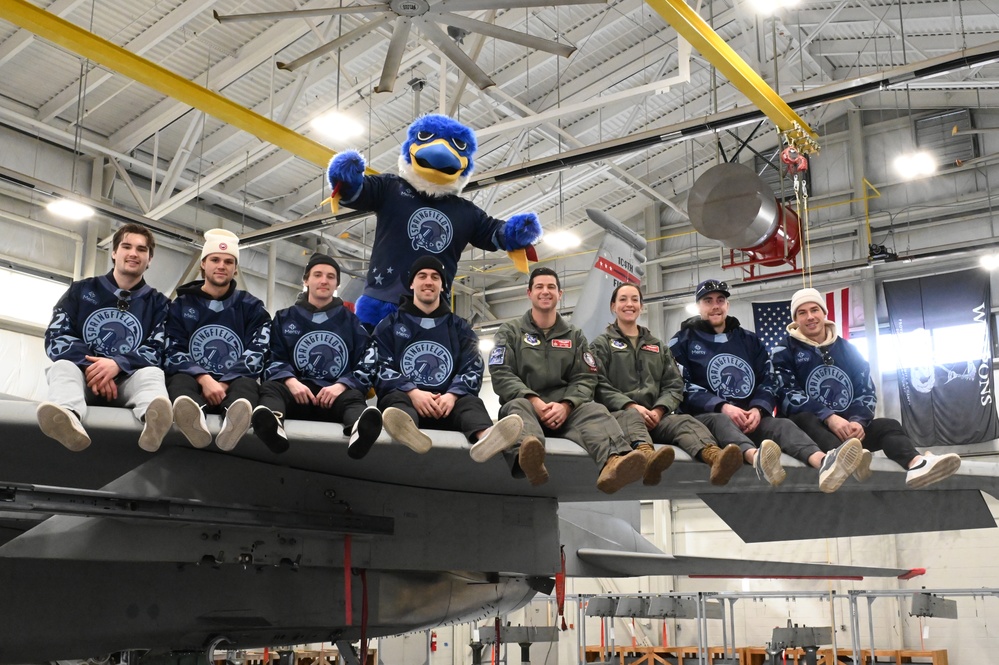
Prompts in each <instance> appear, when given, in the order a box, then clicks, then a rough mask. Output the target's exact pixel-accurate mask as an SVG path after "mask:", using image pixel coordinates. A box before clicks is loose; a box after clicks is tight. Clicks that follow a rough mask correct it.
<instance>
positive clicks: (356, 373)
mask: <svg viewBox="0 0 999 665" xmlns="http://www.w3.org/2000/svg"><path fill="white" fill-rule="evenodd" d="M368 343H369V339H368V333H367V332H365V330H364V328H362V327H361V322H360V321H358V319H357V317H356V316H354V313H353V312H351V311H350V310H349V309H347V308H346V307H344V306H343V301H342V300H340V299H339V298H334V299H333V302H331V303H330V304H329V305H328V306H326V307H323V308H316V307H314V306H313V305H311V304H309V301H308V297H307V296H306V294H304V293H303V294H302V295H301V296H299V301H298V302H297V303H295V304H294V305H292V306H291V307H289V308H287V309H282V310H281V311H279V312H278V313H277V314H275V315H274V323H273V324H272V325H271V356H270V360H268V362H267V367H266V368H265V369H264V379H266V380H267V381H284V380H285V379H290V378H292V377H294V378H297V379H302V380H308V381H310V382H312V383H314V384H316V385H317V386H320V387H323V388H325V387H326V386H331V385H333V384H334V383H342V384H344V385H345V386H347V387H348V388H353V389H355V390H360V391H361V392H366V391H367V390H368V387H369V385H370V383H371V382H370V380H369V378H368V375H367V374H366V373H365V372H364V371H363V370H362V367H361V362H362V361H363V360H364V353H365V351H366V350H367V347H368Z"/></svg>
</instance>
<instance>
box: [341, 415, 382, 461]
mask: <svg viewBox="0 0 999 665" xmlns="http://www.w3.org/2000/svg"><path fill="white" fill-rule="evenodd" d="M381 433H382V412H381V411H379V410H378V409H377V408H375V407H373V406H369V407H368V408H366V409H364V411H361V415H360V416H358V417H357V420H355V421H354V426H353V427H352V428H351V430H350V440H349V441H348V442H347V456H348V457H350V458H351V459H361V458H362V457H364V456H365V455H367V454H368V451H369V450H371V446H373V445H375V439H377V438H378V435H379V434H381Z"/></svg>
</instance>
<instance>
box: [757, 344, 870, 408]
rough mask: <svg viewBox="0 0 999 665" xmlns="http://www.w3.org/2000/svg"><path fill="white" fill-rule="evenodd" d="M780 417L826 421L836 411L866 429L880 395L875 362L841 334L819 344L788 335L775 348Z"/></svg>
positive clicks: (774, 356)
mask: <svg viewBox="0 0 999 665" xmlns="http://www.w3.org/2000/svg"><path fill="white" fill-rule="evenodd" d="M773 363H774V369H775V370H776V372H777V380H778V395H779V397H780V401H779V402H778V409H779V410H780V413H781V415H792V414H795V413H801V412H803V411H804V412H811V413H814V414H815V415H816V416H818V418H819V419H820V420H825V419H826V418H828V417H829V416H831V415H833V414H834V413H836V414H839V415H840V416H842V417H844V418H846V419H847V420H851V421H853V422H858V423H860V424H861V425H863V426H864V427H867V426H868V425H869V424H870V423H871V420H873V419H874V410H875V409H876V408H877V405H878V398H877V395H876V394H875V392H874V382H873V381H872V380H871V366H870V365H869V364H868V363H867V361H866V360H864V358H863V356H861V355H860V351H858V350H857V349H856V347H854V346H853V345H852V344H850V343H849V342H847V341H846V340H845V339H843V338H842V337H837V338H836V341H834V342H833V343H832V344H827V345H825V346H821V347H819V346H815V345H813V344H807V343H805V342H802V341H801V340H798V339H795V338H794V337H792V336H790V335H788V336H787V337H785V338H784V339H783V340H782V341H781V342H780V344H779V345H778V346H776V347H774V352H773Z"/></svg>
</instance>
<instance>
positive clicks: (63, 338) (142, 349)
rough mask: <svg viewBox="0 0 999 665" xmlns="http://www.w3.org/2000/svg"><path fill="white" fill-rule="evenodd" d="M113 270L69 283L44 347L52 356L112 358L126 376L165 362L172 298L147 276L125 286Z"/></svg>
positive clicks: (82, 361)
mask: <svg viewBox="0 0 999 665" xmlns="http://www.w3.org/2000/svg"><path fill="white" fill-rule="evenodd" d="M112 272H113V271H112ZM112 272H109V273H108V274H107V275H101V276H99V277H90V278H88V279H81V280H80V281H77V282H73V283H72V284H71V285H70V287H69V290H67V291H66V293H65V294H63V296H62V298H60V299H59V302H58V303H56V306H55V309H54V310H53V312H52V323H50V324H49V327H48V328H47V329H46V330H45V353H46V354H47V355H48V357H49V358H50V359H52V360H53V361H55V360H68V361H70V362H72V363H75V364H77V365H79V366H80V367H88V366H89V365H90V364H91V363H90V361H89V360H87V359H86V358H85V356H102V357H106V358H111V359H112V360H114V361H115V363H117V365H118V367H119V368H121V373H120V374H119V375H118V377H119V378H120V379H124V378H126V377H128V376H130V375H131V374H132V373H133V372H134V371H135V370H137V369H141V368H143V367H159V366H160V365H161V364H162V362H163V353H164V349H165V347H166V337H165V326H166V319H167V307H169V305H170V301H169V300H168V299H167V297H166V296H164V295H163V294H162V293H160V292H159V291H157V290H156V289H154V288H152V287H151V286H148V285H147V284H146V282H145V281H144V280H143V281H140V282H139V284H138V285H137V286H136V287H135V288H134V289H131V290H129V291H123V290H122V289H119V288H118V285H117V284H115V282H114V278H113V277H112Z"/></svg>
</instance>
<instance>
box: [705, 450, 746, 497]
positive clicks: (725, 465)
mask: <svg viewBox="0 0 999 665" xmlns="http://www.w3.org/2000/svg"><path fill="white" fill-rule="evenodd" d="M701 459H703V460H704V461H705V463H707V464H710V465H711V476H710V477H709V480H710V482H711V484H712V485H718V486H719V487H720V486H722V485H727V484H728V481H729V480H731V479H732V476H733V475H735V472H736V471H738V470H739V468H740V467H741V466H742V450H740V449H739V446H737V445H735V444H734V443H730V444H728V445H727V446H725V448H724V449H722V448H719V447H718V446H711V445H709V446H705V447H704V449H703V450H701Z"/></svg>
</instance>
